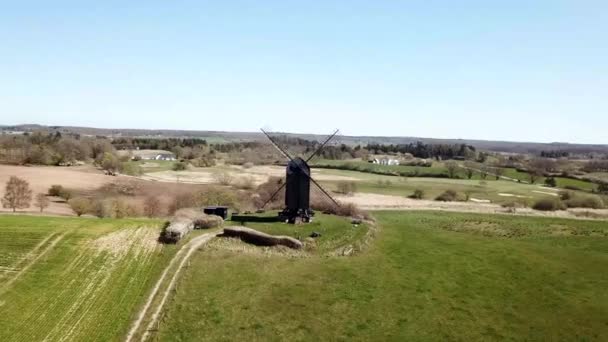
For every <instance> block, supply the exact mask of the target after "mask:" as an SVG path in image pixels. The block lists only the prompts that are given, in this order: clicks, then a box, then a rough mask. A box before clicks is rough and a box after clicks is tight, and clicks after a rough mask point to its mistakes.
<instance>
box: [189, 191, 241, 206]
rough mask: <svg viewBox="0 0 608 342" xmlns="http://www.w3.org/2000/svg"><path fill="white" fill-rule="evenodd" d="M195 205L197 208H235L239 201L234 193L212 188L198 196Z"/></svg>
mask: <svg viewBox="0 0 608 342" xmlns="http://www.w3.org/2000/svg"><path fill="white" fill-rule="evenodd" d="M197 204H198V205H199V206H209V205H224V206H227V207H233V208H236V207H238V205H239V201H238V198H237V196H236V195H235V193H234V191H231V190H227V189H222V188H212V189H208V190H206V191H204V192H201V193H199V194H198V198H197Z"/></svg>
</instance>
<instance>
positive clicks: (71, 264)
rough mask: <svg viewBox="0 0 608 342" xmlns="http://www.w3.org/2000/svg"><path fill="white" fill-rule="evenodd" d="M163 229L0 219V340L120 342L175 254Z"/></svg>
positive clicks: (154, 224) (139, 223) (144, 223)
mask: <svg viewBox="0 0 608 342" xmlns="http://www.w3.org/2000/svg"><path fill="white" fill-rule="evenodd" d="M159 227H160V222H158V221H153V220H110V219H107V220H106V219H103V220H102V219H86V218H53V217H32V216H10V215H0V234H1V236H2V239H0V341H41V340H44V339H46V340H50V341H55V340H61V339H67V340H76V341H113V340H121V339H122V338H123V337H124V334H125V333H126V330H127V329H128V326H129V324H130V322H131V320H132V318H133V316H134V314H135V310H136V309H137V308H138V307H139V305H140V303H141V302H143V300H144V298H145V295H146V294H147V293H148V291H149V288H150V287H151V284H152V283H153V282H154V281H155V280H156V278H157V277H158V275H159V274H160V271H161V270H162V269H163V268H164V266H165V264H166V263H167V262H168V260H169V259H170V257H171V256H172V255H173V254H174V251H175V246H162V247H161V246H159V245H158V244H157V243H156V241H155V239H156V237H157V236H158V233H159V230H160V228H159ZM20 272H21V273H20Z"/></svg>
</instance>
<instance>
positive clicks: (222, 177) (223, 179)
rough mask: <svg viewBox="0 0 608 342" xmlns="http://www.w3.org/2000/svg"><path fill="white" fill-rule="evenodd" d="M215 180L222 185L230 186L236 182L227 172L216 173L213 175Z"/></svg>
mask: <svg viewBox="0 0 608 342" xmlns="http://www.w3.org/2000/svg"><path fill="white" fill-rule="evenodd" d="M213 178H214V179H215V181H216V182H217V183H218V184H221V185H230V184H232V181H233V180H234V178H233V177H232V175H231V174H230V172H227V171H222V172H216V173H215V174H214V175H213Z"/></svg>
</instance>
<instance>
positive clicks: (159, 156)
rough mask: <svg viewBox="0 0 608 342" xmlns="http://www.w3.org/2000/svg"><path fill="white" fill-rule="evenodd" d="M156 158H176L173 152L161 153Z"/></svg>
mask: <svg viewBox="0 0 608 342" xmlns="http://www.w3.org/2000/svg"><path fill="white" fill-rule="evenodd" d="M154 160H176V159H175V155H174V154H173V153H161V154H158V155H156V156H155V157H154Z"/></svg>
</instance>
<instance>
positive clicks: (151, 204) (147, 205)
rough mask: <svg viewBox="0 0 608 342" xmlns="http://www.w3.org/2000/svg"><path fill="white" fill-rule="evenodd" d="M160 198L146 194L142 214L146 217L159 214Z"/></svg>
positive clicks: (160, 209)
mask: <svg viewBox="0 0 608 342" xmlns="http://www.w3.org/2000/svg"><path fill="white" fill-rule="evenodd" d="M161 211H162V208H161V203H160V200H159V199H158V198H156V197H154V196H148V197H146V199H145V200H144V214H145V215H146V216H148V217H156V216H160V215H161Z"/></svg>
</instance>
